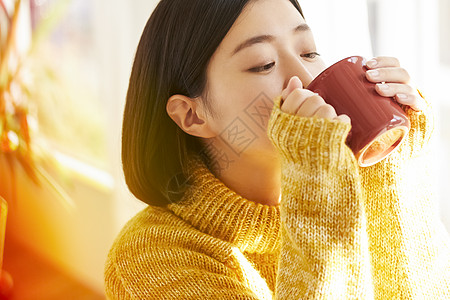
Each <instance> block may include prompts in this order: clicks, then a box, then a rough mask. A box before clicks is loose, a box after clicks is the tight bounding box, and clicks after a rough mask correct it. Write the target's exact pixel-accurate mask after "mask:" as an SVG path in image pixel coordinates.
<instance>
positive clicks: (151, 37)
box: [122, 0, 303, 206]
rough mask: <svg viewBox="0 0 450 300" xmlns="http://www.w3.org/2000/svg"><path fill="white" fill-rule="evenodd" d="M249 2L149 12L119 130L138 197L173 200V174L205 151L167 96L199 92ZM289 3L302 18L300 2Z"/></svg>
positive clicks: (179, 5) (183, 4) (226, 0)
mask: <svg viewBox="0 0 450 300" xmlns="http://www.w3.org/2000/svg"><path fill="white" fill-rule="evenodd" d="M251 1H257V0H161V1H160V2H159V4H158V5H157V6H156V8H155V9H154V11H153V13H152V15H151V16H150V18H149V20H148V22H147V24H146V26H145V28H144V31H143V33H142V36H141V39H140V42H139V45H138V48H137V51H136V55H135V59H134V64H133V68H132V71H131V76H130V81H129V86H128V92H127V99H126V105H125V112H124V119H123V129H122V163H123V170H124V174H125V180H126V183H127V185H128V188H129V189H130V191H131V192H132V193H133V194H134V195H135V196H136V197H137V198H138V199H140V200H142V201H143V202H145V203H148V204H151V205H160V206H161V205H166V204H168V203H170V202H173V201H176V200H177V199H174V198H173V197H171V195H170V194H169V192H168V186H169V185H170V184H171V180H174V179H175V180H176V181H178V182H179V181H180V180H181V181H183V174H184V173H183V170H185V164H186V161H187V158H188V156H189V154H190V153H200V152H201V151H202V150H203V149H202V144H201V142H200V140H199V139H198V138H197V137H194V136H191V135H189V134H186V133H185V132H184V131H182V130H181V129H180V128H179V127H178V125H177V124H176V123H175V122H174V121H173V120H172V119H170V117H169V116H168V114H167V112H166V104H167V100H168V99H169V98H170V96H172V95H175V94H182V95H185V96H188V97H190V98H195V97H198V96H201V95H203V93H204V92H205V88H206V85H207V80H206V69H207V66H208V63H209V61H210V59H211V57H212V55H213V54H214V52H215V51H216V49H217V47H218V46H219V44H220V43H221V42H222V40H223V39H224V37H225V35H226V34H227V33H228V31H229V30H230V28H231V26H232V25H233V23H234V22H235V20H236V19H237V18H238V16H239V15H240V14H241V12H242V10H243V9H244V7H245V6H246V5H247V3H248V2H251ZM289 1H290V2H291V3H292V4H293V5H294V6H295V8H296V9H297V10H298V11H299V12H300V14H301V15H302V16H303V13H302V10H301V8H300V5H299V4H298V3H297V0H289ZM202 104H203V105H204V106H205V108H206V109H207V111H208V112H211V113H212V110H211V109H210V107H209V104H208V103H202ZM180 175H181V178H180Z"/></svg>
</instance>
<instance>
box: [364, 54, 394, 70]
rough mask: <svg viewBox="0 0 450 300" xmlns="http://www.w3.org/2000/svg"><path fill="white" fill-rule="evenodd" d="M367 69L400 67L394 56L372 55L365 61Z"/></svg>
mask: <svg viewBox="0 0 450 300" xmlns="http://www.w3.org/2000/svg"><path fill="white" fill-rule="evenodd" d="M366 65H367V67H368V68H369V69H375V68H386V67H400V62H399V60H398V59H397V58H395V57H390V56H378V57H374V58H372V59H371V60H369V61H367V63H366Z"/></svg>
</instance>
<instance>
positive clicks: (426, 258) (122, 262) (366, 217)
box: [105, 98, 450, 300]
mask: <svg viewBox="0 0 450 300" xmlns="http://www.w3.org/2000/svg"><path fill="white" fill-rule="evenodd" d="M427 111H428V109H427V110H426V111H425V112H420V113H417V112H414V111H412V110H410V109H408V110H407V112H408V115H409V117H410V120H411V123H412V129H411V131H410V134H409V138H408V140H407V141H405V142H404V143H403V144H402V146H401V147H400V149H399V150H398V151H396V152H395V153H394V154H392V155H391V156H390V157H389V158H388V159H385V160H384V161H382V162H380V163H378V164H376V165H374V166H372V167H368V168H359V167H358V166H357V164H356V161H355V158H354V156H353V154H352V153H351V151H350V149H349V148H348V147H347V146H346V145H345V138H346V136H347V133H348V131H349V130H350V125H347V124H344V123H340V122H337V121H329V120H324V119H318V118H303V117H298V116H293V115H290V114H286V113H284V112H282V111H281V110H280V98H277V99H276V100H275V105H274V108H273V110H272V114H271V117H270V120H269V126H268V135H269V137H270V139H271V141H272V142H273V144H274V145H275V147H276V148H277V149H278V150H279V153H280V155H281V157H282V191H281V195H282V201H281V204H280V206H279V207H275V206H266V205H261V204H256V203H254V202H252V201H249V200H247V199H244V198H243V197H241V196H240V195H238V194H236V193H235V192H234V191H232V190H231V189H229V188H228V187H226V186H225V185H224V184H223V183H222V182H221V181H220V180H218V179H217V178H216V177H215V176H214V175H213V174H212V173H211V172H210V171H209V170H208V168H207V167H206V166H205V165H204V164H203V162H202V161H201V159H199V158H196V157H193V159H192V160H191V161H190V172H191V174H190V175H191V177H192V182H190V186H189V188H188V189H187V191H186V193H185V194H184V197H183V199H182V201H181V202H179V203H176V204H170V205H168V206H167V207H164V208H159V207H151V206H149V207H147V208H146V209H144V210H143V211H141V212H140V213H139V214H137V215H136V216H135V217H134V218H133V219H132V220H130V221H129V222H128V224H127V225H126V226H125V227H124V228H123V230H122V232H121V233H120V235H119V236H118V237H117V239H116V241H115V243H114V245H113V246H112V248H111V251H110V254H109V256H108V259H107V262H106V267H105V283H106V293H107V296H108V298H110V299H383V300H385V299H433V300H434V299H450V242H449V237H448V235H447V232H446V231H445V229H444V227H443V226H442V224H441V223H440V221H439V215H438V213H437V210H436V207H435V203H434V202H433V201H432V199H431V197H430V196H431V190H430V188H429V187H430V185H429V184H428V183H429V181H430V179H432V177H431V176H430V174H428V173H427V172H428V165H429V161H428V160H427V158H426V152H427V149H426V148H427V147H424V146H425V145H426V144H428V140H429V137H430V134H431V132H432V126H431V124H432V122H431V120H430V119H429V117H428V116H429V115H430V114H428V112H427Z"/></svg>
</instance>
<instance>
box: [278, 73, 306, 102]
mask: <svg viewBox="0 0 450 300" xmlns="http://www.w3.org/2000/svg"><path fill="white" fill-rule="evenodd" d="M302 88H303V82H302V81H301V80H300V78H298V77H297V76H292V77H291V79H289V83H288V84H287V87H286V88H285V89H284V90H283V92H282V93H281V98H282V99H283V100H285V99H286V98H287V97H288V96H289V94H290V93H292V91H293V90H295V89H302Z"/></svg>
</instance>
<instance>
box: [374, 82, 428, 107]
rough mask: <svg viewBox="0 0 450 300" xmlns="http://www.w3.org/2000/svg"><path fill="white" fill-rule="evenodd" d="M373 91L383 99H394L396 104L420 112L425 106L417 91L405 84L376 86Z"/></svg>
mask: <svg viewBox="0 0 450 300" xmlns="http://www.w3.org/2000/svg"><path fill="white" fill-rule="evenodd" d="M375 90H376V91H377V92H378V94H380V95H381V96H383V97H394V98H395V100H397V102H398V103H400V104H403V105H407V106H410V107H411V108H412V109H414V110H416V111H421V110H422V109H423V107H424V105H425V103H424V101H423V99H422V97H420V95H419V93H418V92H417V90H415V89H413V88H412V87H411V86H410V85H407V84H398V83H383V84H377V85H376V87H375Z"/></svg>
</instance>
